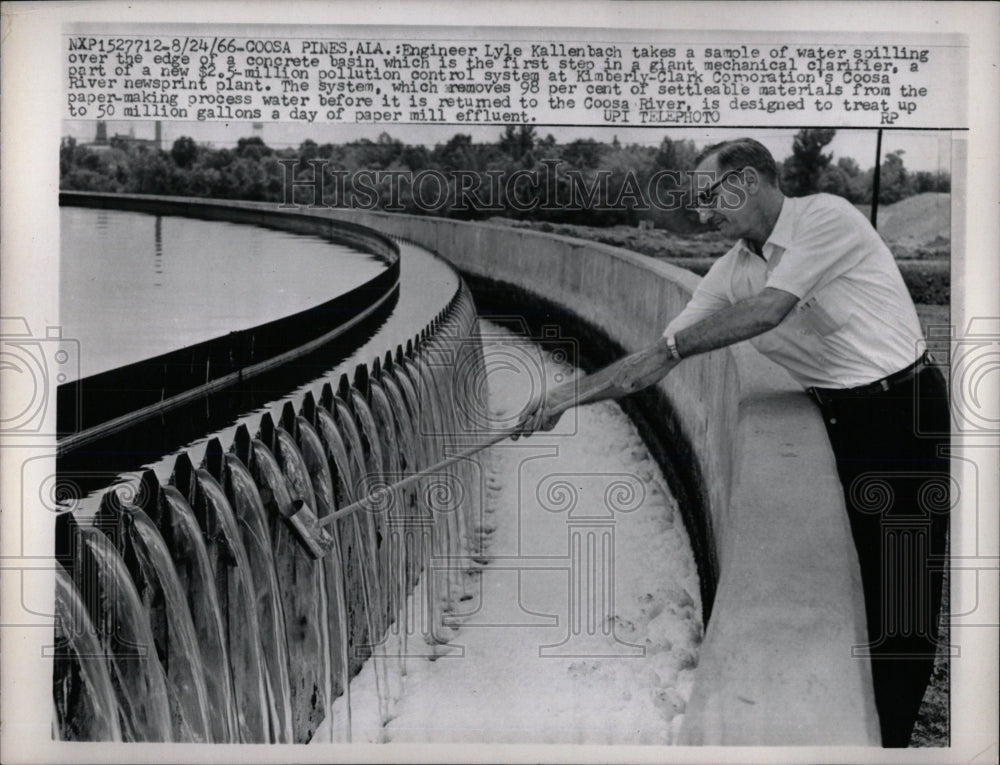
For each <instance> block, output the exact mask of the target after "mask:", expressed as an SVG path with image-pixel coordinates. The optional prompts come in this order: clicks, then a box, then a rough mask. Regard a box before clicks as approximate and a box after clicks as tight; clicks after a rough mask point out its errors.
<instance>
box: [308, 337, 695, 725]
mask: <svg viewBox="0 0 1000 765" xmlns="http://www.w3.org/2000/svg"><path fill="white" fill-rule="evenodd" d="M484 336H485V338H486V340H485V353H486V362H487V370H488V372H490V374H488V379H489V385H490V402H491V407H492V408H493V414H494V415H495V416H496V417H497V418H498V419H499V420H503V419H504V416H505V415H513V413H514V412H513V411H512V410H516V409H518V408H519V407H521V406H523V404H524V403H525V401H526V400H527V398H528V395H527V393H526V390H527V389H530V387H531V385H532V384H535V385H537V384H538V379H533V380H528V378H529V377H534V376H535V375H536V372H535V371H534V370H537V369H538V364H539V363H541V364H542V365H543V366H544V371H539V372H538V373H537V374H538V375H539V376H540V375H544V377H545V378H546V379H547V380H548V381H549V382H550V383H551V382H552V381H554V380H556V379H561V380H565V379H567V377H568V376H570V375H572V374H573V371H572V369H571V368H569V367H566V366H565V365H562V364H557V363H555V362H554V361H553V360H552V358H551V355H548V354H546V355H544V362H539V359H540V358H543V357H542V356H540V355H539V351H538V346H529V345H525V344H524V341H521V340H518V339H516V338H515V336H513V335H511V334H509V333H506V332H504V331H502V330H500V329H499V328H497V327H495V326H491V325H486V326H485V327H484ZM518 364H521V365H522V367H523V369H522V371H521V372H520V373H519V372H517V371H514V370H515V368H516V367H517V366H518ZM532 365H535V366H532ZM481 464H482V465H483V477H484V485H483V490H484V494H485V504H484V514H483V517H482V518H481V519H479V520H478V521H476V522H475V523H473V524H472V526H473V527H475V528H473V529H470V533H472V534H473V536H474V541H475V540H478V539H480V538H481V539H482V543H483V554H484V555H485V556H486V558H487V559H488V561H489V562H488V563H487V564H486V565H484V566H482V567H481V569H479V570H475V571H472V572H470V573H467V574H466V575H465V576H466V582H465V585H466V586H465V588H464V589H466V590H467V591H468V592H469V593H472V594H473V595H474V597H472V598H471V599H470V600H467V601H458V600H456V601H455V602H453V604H452V605H453V607H454V610H453V611H452V612H451V614H450V615H449V616H448V619H447V621H448V623H449V624H453V625H454V628H451V627H448V628H445V629H444V630H443V633H444V634H445V635H448V636H451V640H450V642H449V643H448V644H447V645H439V646H436V647H435V646H430V645H428V644H427V643H426V642H424V641H423V640H422V639H421V638H420V636H419V635H410V636H409V638H408V641H407V646H408V650H407V653H409V654H410V656H408V657H407V658H406V659H405V667H406V674H405V675H404V676H401V677H400V681H399V682H394V683H392V686H393V687H392V689H391V691H390V696H391V697H390V698H388V699H387V702H388V704H387V706H388V708H389V715H388V716H389V719H388V720H387V721H384V720H382V719H380V714H379V703H378V699H377V697H376V695H375V687H374V675H373V671H372V666H371V665H372V662H371V661H370V660H369V661H368V662H367V663H366V665H365V667H364V668H363V669H362V671H361V673H360V674H359V675H358V676H357V677H356V678H355V679H354V681H353V682H352V684H351V694H352V704H351V706H352V714H353V723H352V740H353V741H355V742H380V741H392V742H413V741H419V742H452V741H461V742H479V743H493V742H505V743H564V744H565V743H586V744H669V743H671V742H672V741H673V740H674V738H675V735H676V733H677V730H678V727H679V724H680V721H681V719H682V717H683V713H684V708H685V705H686V702H687V698H688V695H689V693H690V687H691V674H692V669H693V667H694V665H695V664H696V662H697V655H698V648H699V644H700V641H701V635H702V627H701V602H700V597H699V586H698V579H697V572H696V567H695V564H694V559H693V555H692V553H691V549H690V545H689V542H688V537H687V534H686V532H685V530H684V528H683V525H682V523H681V520H680V515H679V513H678V510H677V507H676V503H675V501H674V499H673V497H672V496H671V495H670V494H669V492H668V490H667V488H666V483H665V481H664V479H663V476H662V474H661V473H660V470H659V468H658V466H657V465H656V463H655V462H654V461H653V460H652V458H651V457H650V455H649V453H648V452H647V450H646V448H645V446H644V445H643V443H642V441H641V439H640V438H639V435H638V433H637V432H636V430H635V428H634V427H633V425H632V423H631V422H630V421H629V420H628V419H627V418H626V417H625V415H624V414H623V413H622V411H621V409H620V408H619V407H618V406H617V405H616V404H614V403H612V402H604V403H599V404H594V405H589V406H585V407H580V408H578V409H575V410H571V411H570V412H569V413H567V415H566V416H564V417H563V419H562V420H561V421H560V423H559V424H558V425H557V427H556V428H555V430H553V431H552V432H551V433H538V434H535V435H533V436H532V437H531V438H528V439H522V440H520V441H518V442H516V443H514V442H510V441H507V442H504V443H503V444H501V445H499V446H497V447H494V448H493V449H491V450H490V452H489V453H487V454H485V455H483V457H482V459H481ZM615 508H617V509H615ZM574 540H575V541H574ZM575 543H579V544H580V545H581V547H580V555H581V556H582V558H579V559H577V561H576V564H575V565H574V562H573V559H572V557H571V553H572V550H571V547H572V545H573V544H575ZM588 543H593V544H594V545H595V547H594V552H593V556H592V557H591V558H590V559H589V562H587V561H588V559H587V558H586V552H587V545H588ZM602 544H609V545H611V546H610V548H609V549H610V552H609V553H607V554H604V555H602V554H601V553H600V552H598V551H599V550H601V545H602ZM577 576H581V577H582V579H579V580H577V581H578V582H579V583H583V584H586V582H588V581H590V582H591V585H592V586H594V587H596V586H597V584H598V580H600V579H601V578H602V577H606V578H607V581H610V582H613V603H611V602H609V601H602V600H601V598H600V597H595V598H593V599H588V598H587V597H583V598H581V597H578V596H575V595H574V594H573V588H572V582H573V581H574V577H577ZM426 580H427V577H426V576H425V577H422V583H421V586H423V583H424V582H426ZM598 591H599V588H598ZM421 592H422V590H419V589H418V591H417V592H416V593H415V595H416V597H414V596H411V598H410V607H411V609H416V608H417V605H416V604H418V603H419V601H420V593H421ZM571 602H574V603H577V604H578V609H577V613H579V614H580V615H581V623H580V630H578V632H580V634H578V635H572V636H571V631H572V614H571V610H572V609H571ZM588 621H590V623H591V624H590V626H591V627H592V629H591V630H590V632H591V633H593V634H588V629H587V627H588ZM571 637H572V639H571ZM400 645H401V641H400V640H399V638H398V637H395V636H393V637H392V638H391V639H390V640H389V641H387V643H386V645H385V646H384V647H383V649H382V650H383V655H388V656H390V657H396V656H398V654H399V653H401V651H400ZM546 646H548V648H545V647H546ZM560 652H563V653H570V654H575V655H568V656H567V655H562V656H560V655H553V654H559V653H560ZM430 654H436V656H435V657H434V658H433V660H432V659H431V658H430ZM437 656H440V658H437ZM383 661H387V662H388V666H387V668H388V670H389V672H390V674H396V675H397V676H400V675H401V670H402V667H403V663H404V659H401V658H388V659H383ZM343 706H344V699H343V697H341V698H339V699H338V700H337V702H336V704H335V705H334V710H333V717H332V720H331V721H328V722H330V723H332V724H329V725H327V726H324V729H323V730H321V731H320V732H319V733H318V734H317V737H316V740H317V741H321V740H322V741H344V740H345V731H344V720H345V710H344V709H343ZM383 723H384V724H383Z"/></svg>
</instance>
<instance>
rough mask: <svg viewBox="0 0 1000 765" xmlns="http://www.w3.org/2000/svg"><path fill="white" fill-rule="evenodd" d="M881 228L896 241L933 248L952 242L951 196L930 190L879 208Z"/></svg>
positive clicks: (886, 236) (896, 242) (892, 240)
mask: <svg viewBox="0 0 1000 765" xmlns="http://www.w3.org/2000/svg"><path fill="white" fill-rule="evenodd" d="M878 230H879V233H880V234H881V235H882V237H883V238H884V239H885V240H886V241H887V242H890V243H893V244H905V245H908V246H911V247H933V246H935V245H941V244H943V243H946V242H949V241H951V195H950V194H946V193H943V192H936V193H935V192H929V193H926V194H917V195H916V196H912V197H907V198H906V199H901V200H900V201H898V202H896V203H895V204H891V205H886V206H885V207H879V210H878Z"/></svg>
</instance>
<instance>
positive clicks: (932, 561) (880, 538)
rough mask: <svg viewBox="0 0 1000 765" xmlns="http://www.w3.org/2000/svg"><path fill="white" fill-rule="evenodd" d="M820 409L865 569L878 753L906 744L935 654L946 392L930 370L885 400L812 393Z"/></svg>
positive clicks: (862, 651) (943, 526) (884, 393)
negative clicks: (883, 748)
mask: <svg viewBox="0 0 1000 765" xmlns="http://www.w3.org/2000/svg"><path fill="white" fill-rule="evenodd" d="M810 393H811V394H812V395H813V398H814V399H815V400H816V401H817V403H819V405H820V409H821V410H822V413H823V419H824V422H825V423H826V429H827V433H828V434H829V436H830V443H831V445H832V446H833V452H834V455H835V456H836V459H837V471H838V473H839V474H840V481H841V483H842V484H843V487H844V498H845V500H846V504H847V513H848V517H849V518H850V523H851V532H852V534H853V536H854V544H855V546H856V547H857V551H858V558H859V562H860V564H861V581H862V585H863V587H864V593H865V611H866V614H867V617H868V638H869V644H868V645H867V646H862V647H859V648H856V649H855V651H856V654H857V655H858V656H859V657H862V656H865V655H869V656H870V657H871V666H872V679H873V681H874V686H875V704H876V707H877V708H878V713H879V722H880V726H881V729H882V745H883V746H886V747H905V746H907V745H908V743H909V740H910V734H911V732H912V730H913V725H914V723H915V722H916V718H917V712H918V710H919V709H920V703H921V700H922V699H923V695H924V691H925V690H926V688H927V684H928V682H929V680H930V676H931V671H932V670H933V668H934V655H935V651H936V649H937V647H938V614H939V611H940V605H941V586H942V577H943V574H944V570H945V566H946V564H947V557H946V546H947V537H948V512H949V509H950V497H951V490H950V488H951V487H950V479H949V473H948V459H947V457H946V456H945V455H942V454H941V451H940V450H941V448H942V447H945V446H947V444H948V439H949V407H948V392H947V387H946V385H945V381H944V378H943V376H942V375H941V372H940V371H939V370H938V369H937V368H936V367H932V366H926V367H924V368H923V369H922V371H920V372H919V373H917V374H916V375H914V376H913V377H911V378H909V379H908V380H905V381H903V382H900V383H897V384H895V385H893V386H891V387H889V389H888V390H876V391H872V390H870V389H869V388H866V389H865V390H864V391H863V392H861V393H856V392H845V393H840V392H832V391H816V390H811V391H810Z"/></svg>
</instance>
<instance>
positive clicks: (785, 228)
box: [764, 197, 795, 249]
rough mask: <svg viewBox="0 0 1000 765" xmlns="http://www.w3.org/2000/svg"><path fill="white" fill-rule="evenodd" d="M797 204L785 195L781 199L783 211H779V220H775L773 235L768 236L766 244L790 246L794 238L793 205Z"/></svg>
mask: <svg viewBox="0 0 1000 765" xmlns="http://www.w3.org/2000/svg"><path fill="white" fill-rule="evenodd" d="M794 206H795V202H794V200H792V199H790V198H788V197H784V199H782V201H781V212H780V213H778V220H776V221H775V222H774V228H773V229H772V230H771V235H770V236H769V237H768V238H767V241H766V242H765V243H764V246H765V247H766V246H767V245H769V244H770V245H773V246H775V247H781V248H782V249H784V248H786V247H788V243H789V242H790V241H791V240H792V226H793V224H794V218H795V213H794V211H793V210H792V207H794Z"/></svg>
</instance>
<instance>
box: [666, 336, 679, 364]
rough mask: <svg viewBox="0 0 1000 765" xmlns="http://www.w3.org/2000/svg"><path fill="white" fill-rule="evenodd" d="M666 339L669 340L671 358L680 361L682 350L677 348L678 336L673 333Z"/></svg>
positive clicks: (668, 346)
mask: <svg viewBox="0 0 1000 765" xmlns="http://www.w3.org/2000/svg"><path fill="white" fill-rule="evenodd" d="M666 341H667V351H668V352H669V353H670V358H672V359H674V360H675V361H680V360H681V354H680V351H678V350H677V338H676V337H674V336H673V335H667V337H666Z"/></svg>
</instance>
